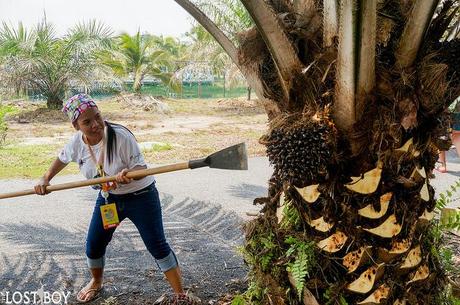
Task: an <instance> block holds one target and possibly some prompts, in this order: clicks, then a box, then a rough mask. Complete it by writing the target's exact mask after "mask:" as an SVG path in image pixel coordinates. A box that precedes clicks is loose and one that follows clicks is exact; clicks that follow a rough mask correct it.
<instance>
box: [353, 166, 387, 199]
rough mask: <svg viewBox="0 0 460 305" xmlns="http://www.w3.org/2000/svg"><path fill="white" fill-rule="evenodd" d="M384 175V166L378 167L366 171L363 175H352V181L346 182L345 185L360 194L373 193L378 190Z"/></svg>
mask: <svg viewBox="0 0 460 305" xmlns="http://www.w3.org/2000/svg"><path fill="white" fill-rule="evenodd" d="M381 177H382V168H381V167H380V166H377V167H376V168H374V169H372V170H370V171H368V172H365V173H364V175H363V177H351V179H352V182H350V183H348V184H345V187H346V188H347V189H349V190H351V191H353V192H356V193H360V194H372V193H374V192H375V191H376V190H377V187H378V186H379V183H380V178H381Z"/></svg>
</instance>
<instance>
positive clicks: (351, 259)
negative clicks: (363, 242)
mask: <svg viewBox="0 0 460 305" xmlns="http://www.w3.org/2000/svg"><path fill="white" fill-rule="evenodd" d="M371 249H372V247H371V246H366V247H361V248H359V249H358V250H356V251H353V252H350V253H348V254H347V255H345V257H344V258H343V262H342V264H343V265H344V266H345V267H346V268H347V269H348V272H349V273H351V272H354V271H356V269H358V268H359V267H360V266H362V265H364V264H366V263H367V262H368V261H369V258H370V256H371V255H370V250H371Z"/></svg>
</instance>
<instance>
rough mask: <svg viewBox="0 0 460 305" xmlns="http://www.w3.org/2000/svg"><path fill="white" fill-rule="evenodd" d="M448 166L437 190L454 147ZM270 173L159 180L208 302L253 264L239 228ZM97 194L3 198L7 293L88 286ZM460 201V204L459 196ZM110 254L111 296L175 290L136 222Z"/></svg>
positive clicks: (13, 184) (204, 173) (262, 167)
mask: <svg viewBox="0 0 460 305" xmlns="http://www.w3.org/2000/svg"><path fill="white" fill-rule="evenodd" d="M448 168H449V172H448V173H446V174H440V173H437V174H436V176H437V177H436V178H435V179H433V180H432V184H433V185H434V186H435V188H436V189H437V191H443V190H445V189H446V188H447V187H448V186H449V185H450V184H452V183H453V182H454V181H456V180H457V179H459V177H460V159H458V158H457V157H456V156H455V154H454V153H453V152H452V151H451V152H449V154H448ZM270 174H271V168H270V167H269V165H268V161H267V159H266V158H252V159H250V161H249V171H221V170H214V169H196V170H193V171H190V170H187V171H181V172H176V173H169V174H163V175H159V176H157V177H156V179H157V186H158V189H159V190H160V193H161V198H162V203H163V209H164V220H165V228H166V234H167V236H168V238H169V239H170V241H171V244H172V246H173V248H174V249H175V250H176V252H177V254H178V257H179V259H180V261H181V265H182V267H183V272H184V278H185V282H186V284H187V285H188V286H189V287H192V288H193V289H194V291H196V292H197V294H198V295H200V296H201V297H203V298H204V299H206V300H210V299H213V298H216V297H217V296H218V295H220V294H221V293H223V292H225V291H227V290H228V285H229V284H231V283H232V280H234V279H241V278H243V277H244V275H245V272H246V269H245V267H244V264H243V262H242V259H241V257H240V256H239V255H238V254H236V253H235V247H236V246H237V245H240V244H241V242H242V239H243V238H242V233H241V230H240V228H239V226H240V224H241V223H242V222H243V221H244V220H245V219H247V216H246V212H249V211H252V212H256V211H258V208H257V207H255V206H253V205H252V200H253V199H254V198H255V197H259V196H265V195H266V193H267V180H268V178H269V177H270ZM76 179H78V180H79V179H81V177H80V176H66V177H57V178H56V180H55V181H53V182H54V183H59V182H66V181H71V180H76ZM31 185H33V181H30V180H0V192H2V193H3V192H9V191H14V190H21V189H26V188H29V187H30V186H31ZM95 196H96V193H95V191H93V190H91V189H90V188H81V189H78V190H67V191H62V192H57V193H52V194H50V195H48V196H45V197H37V196H28V197H22V198H16V199H11V200H2V201H1V202H0V292H1V291H2V290H7V291H14V290H19V291H27V290H36V289H38V288H40V287H41V285H44V287H45V289H48V290H50V291H55V290H66V291H71V292H72V293H75V292H76V291H77V290H78V289H79V287H81V286H82V285H83V284H84V283H85V281H86V280H87V278H88V274H87V272H86V267H85V261H84V240H85V235H86V229H87V226H88V223H89V219H90V216H91V213H92V206H93V199H94V197H95ZM453 205H454V206H459V201H457V202H455V203H454V204H453ZM107 257H108V261H107V273H106V278H107V284H106V288H107V289H106V296H110V295H112V296H113V295H123V294H126V293H128V294H131V295H133V294H136V295H142V294H147V295H148V296H149V297H152V298H155V297H157V296H159V295H160V294H161V293H162V292H163V291H165V290H167V286H166V285H165V281H164V280H163V276H162V274H161V272H159V271H158V269H157V267H156V266H155V264H154V263H153V262H152V260H151V258H150V255H149V254H148V253H147V252H146V251H145V250H144V245H143V244H142V242H141V240H140V238H139V237H138V234H137V231H136V229H135V227H134V225H133V224H132V223H130V222H129V221H126V223H125V222H124V223H123V224H122V226H121V227H120V228H119V229H118V230H117V232H116V234H115V236H114V240H113V241H112V243H111V245H110V247H109V249H108V253H107ZM233 282H234V281H233ZM226 285H227V286H226ZM0 303H1V302H0Z"/></svg>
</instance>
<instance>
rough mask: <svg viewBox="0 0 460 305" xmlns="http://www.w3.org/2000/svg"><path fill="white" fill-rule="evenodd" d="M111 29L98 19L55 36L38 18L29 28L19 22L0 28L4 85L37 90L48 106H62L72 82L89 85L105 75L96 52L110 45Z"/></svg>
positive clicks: (51, 26)
mask: <svg viewBox="0 0 460 305" xmlns="http://www.w3.org/2000/svg"><path fill="white" fill-rule="evenodd" d="M111 33H112V32H111V30H110V29H109V28H108V27H106V26H104V25H103V24H101V23H98V22H96V21H90V22H87V23H82V24H79V25H77V26H75V27H74V28H72V29H70V30H69V32H68V33H67V34H66V35H65V36H64V37H63V38H58V37H57V35H56V32H55V29H54V27H53V25H52V24H50V23H47V22H46V21H45V20H43V21H41V22H40V23H39V24H37V26H36V27H34V28H33V29H32V30H30V31H29V30H27V29H26V28H25V27H24V26H23V25H22V24H19V25H18V27H17V28H13V27H11V26H9V25H7V24H6V23H3V25H2V27H1V28H0V56H1V59H0V63H1V66H0V78H1V81H2V83H3V85H4V86H6V87H12V88H15V89H16V91H17V92H19V91H20V90H27V89H32V90H36V91H38V92H39V93H40V94H42V95H43V96H44V97H45V98H46V100H47V106H48V107H49V108H60V107H62V99H63V98H64V96H65V94H66V91H67V90H69V89H70V87H72V86H90V85H91V83H93V82H94V81H95V80H98V79H101V78H105V77H108V74H107V71H106V70H104V68H103V66H101V65H99V64H98V62H97V58H96V53H97V52H99V51H100V50H101V49H105V48H109V47H110V46H111V43H112V42H111V41H112V38H111V35H112V34H111Z"/></svg>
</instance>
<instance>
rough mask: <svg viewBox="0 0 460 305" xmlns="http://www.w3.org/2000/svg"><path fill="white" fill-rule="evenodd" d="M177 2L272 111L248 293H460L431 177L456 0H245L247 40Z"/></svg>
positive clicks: (394, 300)
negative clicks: (446, 255) (450, 276)
mask: <svg viewBox="0 0 460 305" xmlns="http://www.w3.org/2000/svg"><path fill="white" fill-rule="evenodd" d="M175 1H176V2H177V3H178V4H180V5H181V6H182V7H183V8H184V9H186V10H187V11H188V12H189V13H190V14H191V15H192V16H193V17H194V18H195V19H196V20H197V21H198V22H199V23H200V24H201V25H202V26H203V27H204V28H205V29H206V30H207V31H208V32H209V33H210V34H211V35H212V36H213V37H214V39H215V40H216V41H217V42H218V43H219V44H220V45H221V46H222V48H223V49H224V50H225V52H226V53H227V54H228V55H229V57H230V58H231V59H232V61H233V62H234V63H235V64H236V65H237V66H238V67H239V69H240V70H241V71H242V72H243V74H244V75H245V76H246V79H247V81H248V83H249V84H250V85H251V87H253V88H254V89H255V91H256V93H257V95H258V97H259V98H260V99H261V100H262V101H263V102H264V104H265V105H266V110H267V113H268V117H269V123H270V124H269V126H270V128H269V130H268V131H267V134H266V135H264V136H263V137H262V138H261V140H260V141H261V143H263V144H265V145H266V147H267V154H268V157H269V160H270V162H271V164H273V166H274V172H273V175H272V177H271V179H270V180H269V184H268V196H267V197H264V198H257V199H256V200H255V201H254V202H255V204H260V205H261V206H262V207H261V208H262V209H261V213H260V215H259V216H258V217H257V218H256V219H254V220H253V221H250V222H249V223H247V224H246V226H245V233H246V244H245V247H244V252H245V259H246V262H247V263H248V265H249V267H250V278H251V282H250V285H249V290H248V292H247V293H246V294H245V298H244V300H242V299H241V298H240V299H239V301H241V302H243V303H250V304H313V305H314V304H414V305H415V304H449V303H448V301H447V296H446V295H448V291H447V290H448V285H446V283H447V279H446V272H445V269H444V265H443V264H444V260H443V256H442V255H441V254H440V253H442V249H440V247H441V245H440V239H439V231H438V227H437V226H436V225H434V224H433V220H432V219H433V214H434V213H433V212H434V210H435V206H436V203H435V199H434V189H433V188H432V187H431V185H430V180H429V179H430V176H431V172H432V171H433V169H434V165H435V162H436V160H437V153H438V149H444V148H445V147H448V144H449V143H446V141H442V139H445V138H446V137H445V136H446V128H445V126H446V121H447V120H448V116H446V115H445V113H444V110H445V109H446V108H447V107H448V105H449V104H450V103H451V102H452V101H453V100H454V99H455V98H456V97H457V96H458V95H459V94H460V82H459V75H458V71H460V66H459V61H458V58H459V55H460V54H459V53H460V48H459V46H460V44H459V40H458V39H457V38H456V39H452V37H451V38H450V39H451V40H445V38H446V36H447V35H446V30H447V29H449V28H453V27H455V24H456V22H458V10H457V9H456V6H457V3H458V1H438V0H423V1H421V0H404V1H402V0H401V1H398V0H359V1H358V0H340V1H335V0H327V1H326V0H323V1H319V0H318V1H315V0H241V3H242V4H243V5H244V7H245V8H246V10H247V11H248V13H249V15H250V16H251V18H252V20H253V21H254V24H255V26H254V27H253V28H251V29H249V30H247V31H245V32H240V33H239V34H238V37H239V40H238V42H235V41H234V40H232V39H231V37H230V36H229V35H228V34H227V33H225V31H223V30H221V29H220V28H219V26H217V24H216V23H215V22H214V21H213V20H212V19H211V18H209V17H208V16H206V14H204V13H203V11H201V10H200V9H199V8H198V6H196V5H195V4H194V3H192V2H190V1H189V0H175ZM437 7H439V8H438V9H437ZM446 145H447V146H446ZM235 302H236V300H235Z"/></svg>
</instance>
